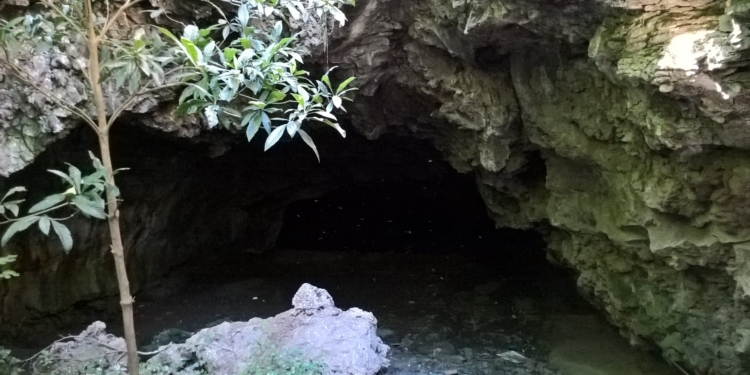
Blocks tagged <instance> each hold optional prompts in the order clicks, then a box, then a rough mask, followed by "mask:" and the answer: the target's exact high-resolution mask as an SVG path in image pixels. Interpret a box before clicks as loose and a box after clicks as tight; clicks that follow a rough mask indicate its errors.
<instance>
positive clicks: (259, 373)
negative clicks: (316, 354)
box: [240, 346, 326, 375]
mask: <svg viewBox="0 0 750 375" xmlns="http://www.w3.org/2000/svg"><path fill="white" fill-rule="evenodd" d="M271 349H272V350H271V351H270V352H267V353H264V354H263V355H257V356H254V357H253V358H252V359H251V362H250V364H249V365H248V367H247V368H245V369H243V370H242V371H240V375H322V374H323V372H324V371H323V370H325V368H326V367H325V364H324V363H321V362H319V361H314V360H312V359H310V358H307V357H305V356H304V355H302V354H301V353H300V352H298V351H282V350H280V349H278V348H276V347H275V346H273V347H271Z"/></svg>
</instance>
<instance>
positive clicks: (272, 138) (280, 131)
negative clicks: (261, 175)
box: [263, 125, 286, 151]
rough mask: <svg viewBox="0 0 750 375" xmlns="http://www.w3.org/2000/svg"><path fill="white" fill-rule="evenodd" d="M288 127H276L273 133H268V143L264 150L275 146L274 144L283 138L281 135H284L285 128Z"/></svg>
mask: <svg viewBox="0 0 750 375" xmlns="http://www.w3.org/2000/svg"><path fill="white" fill-rule="evenodd" d="M285 128H286V125H281V126H279V127H278V128H276V129H274V130H273V131H272V132H271V134H269V135H268V138H267V139H266V145H265V148H264V149H263V151H268V149H269V148H271V147H273V145H275V144H276V142H278V141H279V139H281V136H282V135H284V129H285Z"/></svg>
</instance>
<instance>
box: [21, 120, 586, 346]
mask: <svg viewBox="0 0 750 375" xmlns="http://www.w3.org/2000/svg"><path fill="white" fill-rule="evenodd" d="M315 135H317V137H315V140H316V143H317V144H318V149H319V150H320V152H321V156H322V160H321V162H320V163H318V162H317V160H315V157H314V155H313V153H312V152H311V151H310V150H309V149H307V148H306V147H305V146H304V144H302V142H283V143H281V144H280V145H279V146H278V147H276V148H274V149H272V150H271V151H269V152H265V153H264V152H262V149H261V146H262V140H255V141H254V142H252V143H251V144H247V143H245V142H244V140H243V139H240V140H239V141H238V139H237V137H232V136H227V135H226V134H225V135H216V134H207V135H202V136H200V137H199V138H197V139H193V140H186V139H175V138H170V137H168V136H165V135H163V134H160V133H158V132H156V131H151V130H144V129H143V128H141V127H129V126H122V127H120V128H119V129H118V130H117V132H116V133H115V134H114V136H113V142H114V145H113V150H114V158H115V160H116V162H117V163H118V166H122V167H125V166H127V167H129V168H130V170H128V171H126V172H124V173H123V174H122V177H121V179H120V182H119V184H120V188H121V190H122V191H123V198H124V202H123V217H124V223H123V231H124V232H125V233H126V235H127V233H129V232H128V231H131V232H130V233H133V232H134V233H133V234H131V235H130V237H128V238H130V239H129V240H127V239H126V240H127V241H130V242H128V243H127V244H126V246H129V247H130V250H129V251H130V255H129V261H130V269H129V270H130V273H131V279H132V280H133V281H132V285H134V289H136V290H137V292H136V293H135V295H136V301H137V303H136V322H137V326H138V327H139V335H140V336H139V337H140V340H141V342H142V343H143V344H148V343H149V342H150V341H149V340H150V337H153V336H154V335H155V334H157V333H158V332H160V331H162V330H164V329H167V328H179V329H185V330H190V331H192V330H196V329H199V328H200V327H202V326H205V325H206V324H207V323H209V322H211V321H214V320H217V319H235V320H244V319H249V318H251V317H253V316H261V317H264V316H272V315H274V314H276V313H278V312H280V311H283V310H284V309H286V308H287V307H285V306H288V304H289V301H290V300H291V295H292V294H293V293H294V291H295V290H296V288H298V287H299V285H300V284H301V283H303V282H310V283H314V284H315V285H317V286H320V287H323V288H326V289H328V290H330V291H331V294H332V295H334V298H335V299H336V301H337V303H340V306H342V307H351V306H358V307H361V308H363V309H370V310H372V311H374V312H375V313H376V315H377V314H378V311H379V309H381V306H382V308H383V309H386V307H387V306H396V305H400V304H402V303H407V304H408V303H412V302H413V301H417V302H416V303H417V304H419V301H420V300H421V299H420V298H422V297H424V298H426V297H425V296H423V294H424V290H425V288H427V289H429V290H434V293H433V294H432V296H431V297H430V299H429V303H433V302H434V301H447V299H451V298H454V297H452V296H455V295H460V293H462V290H472V288H474V287H475V286H476V285H485V284H488V285H490V287H489V290H490V292H491V293H495V295H494V296H495V297H494V298H496V299H497V300H502V299H508V300H513V299H514V298H515V299H517V298H527V297H528V298H539V299H540V300H542V299H543V300H545V301H547V300H549V301H558V302H560V303H564V304H565V306H566V309H572V310H576V311H579V310H581V311H584V310H585V311H587V309H588V307H587V304H586V303H585V302H584V301H583V299H582V298H581V297H579V296H578V295H577V294H576V290H575V281H574V277H573V275H572V273H571V272H569V270H566V269H563V268H560V267H557V266H554V265H552V264H550V263H549V262H548V261H547V260H546V259H545V251H544V246H545V244H544V240H543V237H542V235H541V234H540V233H538V232H535V231H522V230H514V229H507V228H499V229H498V228H495V225H494V223H493V222H492V220H491V219H490V218H489V217H488V215H487V212H486V208H485V206H484V203H483V201H482V199H481V197H480V195H479V192H478V191H477V188H476V183H475V180H474V178H475V177H474V176H473V175H472V174H459V173H457V172H456V171H455V170H454V169H452V168H451V167H450V165H449V164H448V163H447V162H445V161H444V160H443V159H442V157H441V154H440V153H439V151H437V150H435V149H434V147H433V146H432V145H431V144H430V143H429V142H428V141H425V140H418V139H415V138H413V137H408V136H403V135H396V134H386V135H384V136H382V137H381V138H380V139H379V140H377V141H369V140H366V139H364V138H362V137H360V136H357V135H355V134H350V136H349V137H348V138H347V139H341V138H338V137H337V136H336V135H335V134H333V132H326V131H321V132H318V133H316V134H315ZM95 146H96V145H95V143H94V139H93V138H92V137H91V136H90V135H88V134H87V132H83V131H80V129H79V130H77V131H74V132H73V134H71V135H69V136H68V137H67V138H66V139H65V140H63V141H61V142H58V143H56V144H54V145H53V146H52V147H50V149H49V150H48V151H46V152H45V153H43V154H42V156H40V157H39V159H38V160H37V161H36V162H35V163H34V164H33V165H32V166H30V167H29V168H27V169H25V170H23V171H21V172H19V173H17V174H16V175H14V176H12V177H11V178H10V179H9V180H8V181H6V186H11V185H12V184H13V183H18V182H27V181H33V186H34V187H35V188H37V189H42V190H47V191H50V190H53V189H54V187H55V185H54V184H55V181H54V180H53V179H51V178H49V177H48V176H46V175H45V173H44V170H45V169H49V168H61V167H62V164H63V162H71V163H73V164H76V165H87V164H89V162H88V160H87V159H88V157H87V153H86V150H89V149H95ZM32 190H33V189H32ZM35 194H38V193H35ZM175 197H177V198H175ZM32 198H33V196H32ZM164 205H168V206H169V207H168V208H164V209H163V207H162V206H164ZM128 206H130V207H128ZM150 211H153V212H152V213H151V212H150ZM207 212H208V213H207ZM209 213H210V214H209ZM235 216H237V217H239V218H240V219H238V220H234V219H232V220H229V219H227V218H230V217H235ZM82 223H83V224H82ZM86 223H88V224H86ZM274 223H275V224H274ZM72 224H73V229H74V233H75V234H74V237H75V238H76V241H77V243H78V244H80V245H79V248H74V250H73V252H71V254H69V255H62V254H59V251H58V252H57V253H52V252H51V250H50V252H49V253H45V254H46V255H45V256H39V255H38V254H37V255H35V256H25V255H23V253H22V252H21V251H19V254H21V260H22V262H21V264H22V265H23V266H22V268H21V269H19V271H22V272H24V271H25V272H34V270H35V269H38V268H39V267H44V262H45V261H49V260H50V259H53V260H56V261H57V262H59V264H60V265H62V266H60V265H58V268H59V269H66V268H67V269H70V270H71V271H70V273H74V272H76V267H79V266H80V264H89V266H88V267H91V262H92V261H91V260H90V259H91V258H94V259H95V261H93V262H94V264H98V265H96V266H95V267H98V268H100V269H102V270H101V271H97V273H96V275H102V274H104V275H107V276H105V277H111V274H110V273H109V271H108V270H109V269H110V268H109V267H111V260H110V259H109V256H108V253H107V252H106V251H100V252H99V253H98V254H97V253H96V250H95V248H98V247H102V246H104V245H106V242H102V241H103V240H102V239H104V240H106V236H104V235H102V234H101V233H106V232H105V227H104V225H103V223H98V224H96V225H94V227H95V228H96V229H97V230H98V231H99V232H93V231H92V228H91V224H90V223H89V222H88V221H86V220H82V219H81V220H80V222H74V223H72ZM84 224H85V225H84ZM226 226H233V227H234V229H231V230H229V229H226ZM81 228H84V229H81ZM198 232H201V233H203V234H202V235H198V234H196V233H198ZM204 232H205V233H204ZM96 233H100V234H96ZM26 237H29V238H30V239H31V240H29V241H30V242H22V244H30V243H31V244H34V243H36V244H38V242H39V241H38V240H37V241H36V242H34V240H33V238H34V235H29V236H26ZM268 237H273V239H276V237H278V240H276V241H268ZM89 238H98V239H97V240H96V241H91V240H88V239H89ZM53 242H54V241H47V242H43V243H46V244H49V246H47V247H50V248H52V249H53V250H56V249H55V248H54V246H55V245H54V243H53ZM170 242H171V243H173V244H172V245H170ZM128 244H129V245H128ZM259 244H261V245H262V246H260V247H262V248H263V250H264V251H263V252H262V253H261V254H257V253H249V252H244V251H242V250H245V249H247V248H248V247H251V248H255V247H258V245H259ZM170 246H172V247H174V248H175V249H172V248H171V247H170ZM21 249H22V248H21ZM91 252H94V253H95V254H97V255H93V256H92V255H91V254H90V253H91ZM96 277H98V278H101V277H102V276H96ZM79 280H81V278H80V277H79ZM404 285H408V286H409V287H408V288H402V286H404ZM440 285H447V286H446V287H445V290H443V289H441V288H442V287H440ZM501 286H502V287H501ZM401 289H404V290H401ZM395 290H399V292H395ZM50 293H57V295H58V296H59V295H64V294H65V293H68V292H66V291H65V290H63V291H57V290H54V291H53V292H50ZM100 293H102V295H99V296H88V297H86V299H84V300H81V301H76V302H75V303H73V304H72V305H70V306H67V307H65V306H64V308H63V309H60V310H58V311H54V310H51V311H47V312H44V313H38V314H37V318H36V319H35V320H32V321H31V324H32V325H34V324H36V325H37V326H41V327H44V328H43V330H42V331H43V332H42V333H43V335H42V336H41V338H37V337H38V336H36V335H28V336H27V337H24V338H22V339H20V340H19V337H18V336H16V340H15V342H18V343H19V345H17V347H20V348H22V350H23V348H27V349H28V350H30V349H37V348H38V347H39V345H41V344H42V343H44V342H48V341H49V340H50V337H53V336H55V335H58V334H60V333H61V332H76V331H79V330H80V328H81V327H82V325H83V324H85V323H88V322H90V321H91V320H94V319H102V316H103V315H104V316H109V319H106V321H107V322H108V323H109V324H111V330H112V331H113V332H114V333H118V332H119V330H120V328H119V325H120V322H119V319H118V318H117V314H116V311H117V309H116V306H117V304H116V298H115V294H114V293H113V290H112V288H111V284H110V289H104V288H103V289H100ZM405 293H406V294H405ZM488 295H489V294H488ZM420 296H421V297H420ZM483 296H484V295H483ZM441 298H442V299H441ZM461 298H463V297H461ZM482 298H484V297H482ZM258 301H260V302H263V304H257V303H256V302H258ZM404 301H406V302H404ZM424 301H425V303H428V302H427V301H428V300H424ZM482 303H484V302H482ZM494 303H496V304H497V303H498V302H494ZM545 303H547V302H545ZM549 303H552V304H553V305H554V303H553V302H549ZM251 305H252V306H251ZM500 306H502V307H498V308H502V309H507V311H505V310H503V312H502V314H506V315H508V316H511V315H513V314H514V311H516V310H514V309H516V308H515V307H513V306H512V304H511V305H508V306H504V305H500ZM414 309H418V306H416V307H413V308H412V307H410V306H407V308H406V310H397V311H396V312H392V314H395V315H394V316H396V315H398V314H401V313H404V314H407V315H408V314H414V313H417V311H416V310H414ZM551 309H556V307H551ZM386 311H387V310H386ZM498 314H500V313H498ZM502 314H501V315H502ZM71 316H74V317H75V318H71ZM513 316H515V315H513ZM493 319H494V318H493ZM393 321H394V323H392V324H391V326H392V327H395V326H398V325H399V324H404V327H405V326H408V324H407V323H405V322H402V321H400V320H398V319H396V320H393ZM39 322H47V323H45V324H41V325H39ZM386 322H389V320H388V319H386ZM25 324H28V322H27V323H25ZM403 329H406V328H403ZM27 332H29V331H27Z"/></svg>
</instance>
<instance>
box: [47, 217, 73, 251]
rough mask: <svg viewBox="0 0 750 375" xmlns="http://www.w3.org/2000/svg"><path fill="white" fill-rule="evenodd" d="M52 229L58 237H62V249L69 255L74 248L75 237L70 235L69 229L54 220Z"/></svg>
mask: <svg viewBox="0 0 750 375" xmlns="http://www.w3.org/2000/svg"><path fill="white" fill-rule="evenodd" d="M52 229H53V230H54V231H55V233H56V234H57V237H60V242H62V247H63V249H64V250H65V253H69V252H70V249H72V248H73V237H72V236H71V235H70V231H69V230H68V228H67V227H66V226H65V225H63V224H60V223H58V222H57V221H55V220H52Z"/></svg>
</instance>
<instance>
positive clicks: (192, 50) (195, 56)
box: [180, 38, 202, 65]
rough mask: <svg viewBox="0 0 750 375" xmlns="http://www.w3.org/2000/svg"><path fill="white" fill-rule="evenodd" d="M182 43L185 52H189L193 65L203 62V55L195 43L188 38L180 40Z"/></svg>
mask: <svg viewBox="0 0 750 375" xmlns="http://www.w3.org/2000/svg"><path fill="white" fill-rule="evenodd" d="M180 43H181V44H182V46H183V47H185V52H187V54H188V57H189V58H190V61H192V63H193V65H198V62H199V61H201V60H202V58H201V57H202V56H201V55H202V54H201V51H200V50H199V49H198V47H196V46H195V43H193V42H192V41H190V40H189V39H186V38H182V39H180Z"/></svg>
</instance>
